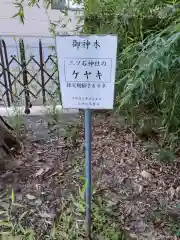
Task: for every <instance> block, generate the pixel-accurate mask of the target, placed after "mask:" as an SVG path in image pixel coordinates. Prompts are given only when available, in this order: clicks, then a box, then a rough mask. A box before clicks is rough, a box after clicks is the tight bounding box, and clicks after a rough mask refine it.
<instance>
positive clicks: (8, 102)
mask: <svg viewBox="0 0 180 240" xmlns="http://www.w3.org/2000/svg"><path fill="white" fill-rule="evenodd" d="M0 58H1V64H2V72H3V77H4V86H5V88H6V89H5V93H6V99H7V104H8V107H10V106H11V103H10V98H9V90H8V84H7V78H6V70H5V64H4V55H3V47H2V40H1V39H0Z"/></svg>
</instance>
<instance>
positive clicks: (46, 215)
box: [40, 212, 56, 218]
mask: <svg viewBox="0 0 180 240" xmlns="http://www.w3.org/2000/svg"><path fill="white" fill-rule="evenodd" d="M40 216H41V217H42V218H54V217H55V216H56V215H55V214H54V213H47V212H42V213H40Z"/></svg>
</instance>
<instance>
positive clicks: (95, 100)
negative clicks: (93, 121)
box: [56, 35, 117, 109]
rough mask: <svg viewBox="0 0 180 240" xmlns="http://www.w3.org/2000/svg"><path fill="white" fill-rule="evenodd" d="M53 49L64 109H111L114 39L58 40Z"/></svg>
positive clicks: (63, 38) (88, 37) (58, 38)
mask: <svg viewBox="0 0 180 240" xmlns="http://www.w3.org/2000/svg"><path fill="white" fill-rule="evenodd" d="M56 49H57V57H58V67H59V77H60V89H61V97H62V104H63V107H64V108H77V109H112V108H113V102H114V85H115V69H116V52H117V37H116V36H114V35H87V36H85V35H83V36H57V37H56Z"/></svg>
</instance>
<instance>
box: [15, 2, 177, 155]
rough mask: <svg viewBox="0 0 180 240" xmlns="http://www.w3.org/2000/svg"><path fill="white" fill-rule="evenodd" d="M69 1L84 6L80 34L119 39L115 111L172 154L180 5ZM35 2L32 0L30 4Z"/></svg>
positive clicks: (175, 126)
mask: <svg viewBox="0 0 180 240" xmlns="http://www.w3.org/2000/svg"><path fill="white" fill-rule="evenodd" d="M50 2H51V0H46V1H45V6H46V7H49V4H50ZM74 2H76V3H83V4H84V17H85V24H84V29H83V32H85V33H92V34H93V33H97V34H100V33H103V34H104V33H106V34H117V35H118V53H117V79H116V96H117V98H116V107H117V109H118V110H119V112H120V113H121V114H123V115H124V114H125V115H126V116H128V119H130V120H132V122H133V123H135V124H136V126H137V127H138V128H142V127H143V128H144V127H145V128H144V129H146V130H145V131H146V134H149V133H150V132H151V133H152V132H153V131H155V132H157V134H158V135H160V136H161V139H162V141H161V143H160V145H161V147H165V146H166V147H168V148H169V147H170V149H171V150H172V149H173V150H174V149H176V150H177V147H178V143H179V136H180V135H179V134H180V93H179V87H180V83H179V75H180V73H179V65H180V58H179V49H180V32H179V30H180V15H179V13H180V1H179V0H148V1H147V0H141V1H140V0H78V1H74ZM16 4H17V3H16ZM18 4H20V5H19V9H20V11H19V16H20V18H21V19H23V11H22V9H23V8H22V5H23V0H22V1H21V2H19V3H18ZM36 4H38V1H37V0H30V1H29V5H30V6H34V5H36ZM63 11H64V9H63ZM62 14H66V13H62ZM16 16H18V14H16ZM22 21H23V20H22ZM137 123H138V124H137Z"/></svg>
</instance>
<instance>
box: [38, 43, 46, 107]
mask: <svg viewBox="0 0 180 240" xmlns="http://www.w3.org/2000/svg"><path fill="white" fill-rule="evenodd" d="M39 57H40V70H41V83H42V97H43V104H45V103H46V91H45V80H44V60H43V49H42V41H41V39H40V40H39Z"/></svg>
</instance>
